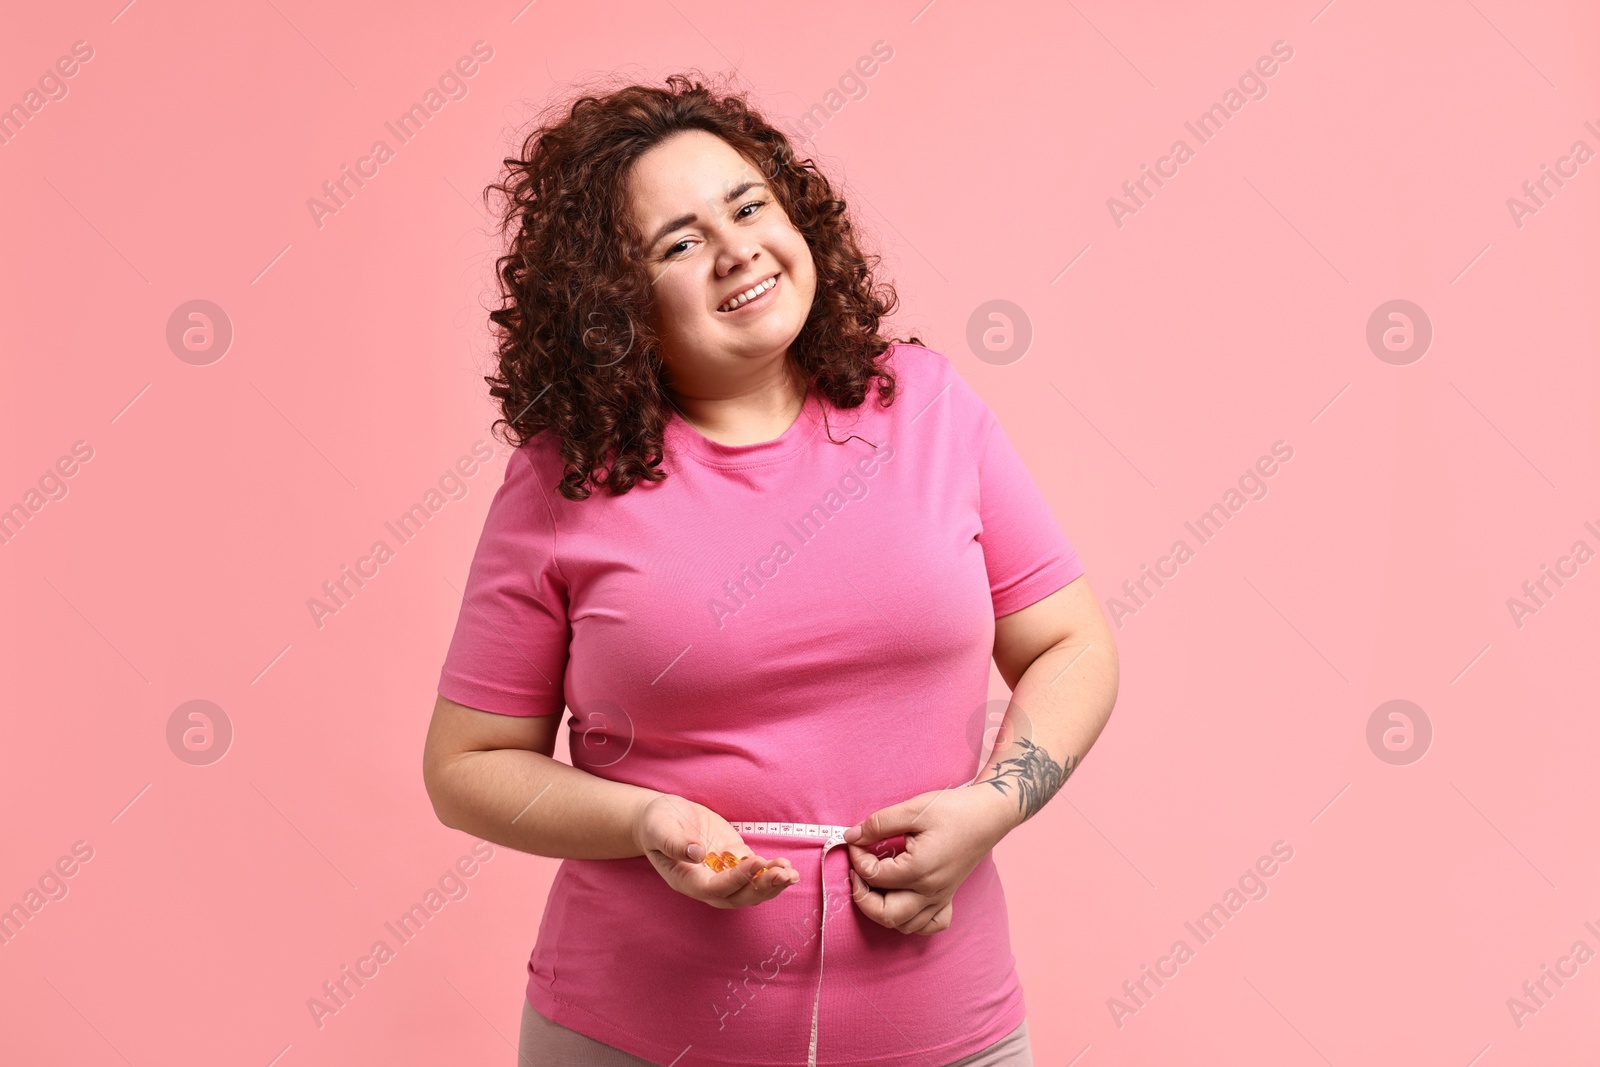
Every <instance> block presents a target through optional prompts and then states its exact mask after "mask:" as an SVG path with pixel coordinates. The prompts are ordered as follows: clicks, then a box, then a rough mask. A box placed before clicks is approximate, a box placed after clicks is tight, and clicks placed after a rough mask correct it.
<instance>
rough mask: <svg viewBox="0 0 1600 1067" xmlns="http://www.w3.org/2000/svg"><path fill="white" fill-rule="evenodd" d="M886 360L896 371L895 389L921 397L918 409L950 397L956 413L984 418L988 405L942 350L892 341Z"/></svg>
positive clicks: (966, 417)
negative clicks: (893, 342)
mask: <svg viewBox="0 0 1600 1067" xmlns="http://www.w3.org/2000/svg"><path fill="white" fill-rule="evenodd" d="M884 358H885V360H886V361H888V362H889V364H890V366H891V367H892V368H893V370H894V372H895V379H896V387H897V389H896V391H897V392H900V391H903V392H904V393H906V395H908V396H910V397H915V398H919V402H917V403H916V404H915V406H916V407H918V408H919V409H920V408H921V407H922V406H923V405H925V404H932V403H934V402H935V401H938V400H941V399H943V400H948V401H949V402H950V404H951V407H952V408H953V409H954V410H955V412H956V414H957V416H958V417H959V418H961V419H964V420H973V419H977V420H979V421H982V419H983V416H984V413H985V412H987V411H988V405H987V404H986V403H985V402H984V400H983V398H982V397H980V396H979V395H978V394H977V393H976V392H975V391H974V390H973V388H972V386H971V385H969V384H968V383H967V380H966V379H965V378H963V377H962V376H961V374H960V372H959V371H957V370H956V368H955V365H954V364H953V363H951V362H950V360H949V358H948V357H947V356H945V354H944V353H943V352H940V351H938V350H936V349H932V348H929V347H927V346H926V345H914V344H908V343H904V342H897V343H895V344H894V345H891V346H890V348H889V351H888V353H886V355H885V357H884Z"/></svg>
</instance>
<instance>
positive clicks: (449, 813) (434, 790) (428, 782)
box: [422, 755, 461, 830]
mask: <svg viewBox="0 0 1600 1067" xmlns="http://www.w3.org/2000/svg"><path fill="white" fill-rule="evenodd" d="M447 769H448V764H445V763H442V762H441V761H439V760H437V759H432V758H429V756H427V755H424V756H423V760H422V788H423V789H425V790H427V793H428V800H429V802H430V803H432V804H433V814H434V816H435V817H436V818H437V819H438V820H439V822H441V823H442V824H444V825H445V826H448V827H449V828H450V829H452V830H459V829H461V827H460V826H459V825H458V824H457V821H456V818H455V814H456V810H455V806H454V804H453V802H452V801H453V794H452V793H451V790H450V777H449V775H448V774H446V773H445V772H446V770H447Z"/></svg>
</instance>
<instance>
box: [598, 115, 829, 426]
mask: <svg viewBox="0 0 1600 1067" xmlns="http://www.w3.org/2000/svg"><path fill="white" fill-rule="evenodd" d="M628 195H629V198H630V200H629V203H630V208H631V210H632V213H633V220H634V223H635V224H636V225H637V226H638V228H639V232H640V233H641V234H643V235H644V242H645V257H646V258H645V266H646V270H647V273H648V274H649V276H650V280H651V292H652V294H653V297H654V302H653V307H652V312H653V315H654V318H655V326H656V330H657V332H658V333H659V334H660V336H661V342H662V358H663V359H664V360H665V362H666V364H667V368H668V370H669V372H670V374H671V380H672V385H673V387H674V388H675V389H677V390H679V391H681V392H683V393H685V394H688V395H695V396H708V397H713V396H716V395H717V394H718V393H719V392H720V391H723V390H725V389H729V388H732V389H737V388H739V386H740V385H741V383H748V382H750V381H752V380H754V379H755V378H758V377H761V376H763V375H766V374H771V373H774V372H776V371H779V370H782V369H785V368H786V363H787V359H788V350H789V345H790V344H791V343H792V342H793V341H794V339H795V338H796V337H797V336H799V334H800V328H801V327H802V326H804V325H805V321H806V317H807V315H809V313H810V311H811V301H812V298H813V297H814V296H815V295H816V288H817V275H816V268H815V266H814V264H813V263H812V260H811V249H810V247H809V246H808V245H807V244H806V240H805V237H804V235H802V234H801V233H800V231H799V230H797V229H795V227H794V225H793V224H792V223H790V221H789V217H788V215H787V214H785V212H784V210H783V207H782V205H781V204H780V203H779V201H778V197H777V195H776V194H775V193H774V191H773V190H772V189H771V188H770V187H769V186H768V185H767V183H766V182H765V180H764V177H763V175H762V173H761V171H760V169H759V168H757V167H755V166H752V165H751V164H750V163H749V162H748V161H747V160H745V159H744V157H742V156H741V155H739V153H737V152H735V151H734V150H733V148H732V147H730V146H729V145H728V143H727V142H726V141H724V140H722V139H721V138H720V137H717V136H716V135H714V134H711V133H707V132H706V131H704V130H685V131H683V132H681V133H676V134H673V135H672V136H671V137H669V138H667V139H666V140H664V141H662V142H661V143H660V144H657V145H654V146H653V147H651V149H650V150H649V151H647V152H646V153H644V155H642V156H640V157H639V159H638V160H637V161H636V162H635V164H634V166H633V169H632V171H631V172H630V173H629V175H628ZM774 278H776V283H775V284H774V283H773V282H772V281H771V279H774ZM763 284H764V285H768V286H770V287H771V288H770V289H768V291H765V292H761V293H758V294H757V295H756V296H755V297H754V298H753V299H750V300H748V301H747V302H746V303H745V304H743V305H742V306H738V307H735V308H733V309H732V310H722V309H723V308H724V307H725V306H726V304H727V302H728V301H729V300H730V299H732V298H734V297H736V296H738V295H740V294H742V293H746V292H747V291H748V290H750V289H751V288H753V287H756V286H758V285H763Z"/></svg>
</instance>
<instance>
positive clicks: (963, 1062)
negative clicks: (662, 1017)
mask: <svg viewBox="0 0 1600 1067" xmlns="http://www.w3.org/2000/svg"><path fill="white" fill-rule="evenodd" d="M517 1067H656V1065H655V1064H653V1063H651V1061H649V1060H644V1059H640V1058H639V1057H638V1056H634V1055H630V1054H629V1053H626V1052H623V1051H622V1050H621V1049H619V1048H612V1047H611V1046H610V1045H607V1044H605V1043H603V1042H600V1041H596V1040H595V1039H594V1038H592V1037H588V1036H586V1035H584V1034H580V1033H578V1032H577V1031H576V1030H570V1029H568V1028H567V1027H565V1026H562V1025H560V1024H559V1023H553V1022H551V1021H550V1020H549V1019H547V1018H545V1017H544V1016H543V1015H541V1014H540V1013H539V1012H537V1011H535V1010H534V1007H533V1005H532V1004H529V1003H528V1001H527V999H526V998H524V999H523V1001H522V1036H521V1040H520V1043H519V1045H518V1048H517ZM929 1067H935V1065H933V1064H931V1063H930V1065H929ZM942 1067H1033V1050H1032V1048H1031V1047H1030V1046H1029V1045H1028V1021H1027V1020H1026V1019H1024V1020H1023V1021H1022V1022H1020V1023H1018V1024H1017V1028H1016V1029H1015V1030H1013V1031H1011V1032H1010V1033H1009V1034H1007V1035H1006V1036H1005V1037H1002V1038H1001V1039H1000V1040H999V1041H996V1042H995V1043H994V1044H992V1045H990V1046H989V1047H988V1048H986V1049H981V1050H979V1051H978V1052H974V1053H973V1054H972V1055H970V1056H963V1057H961V1059H959V1060H956V1061H955V1062H954V1063H950V1064H944V1065H942Z"/></svg>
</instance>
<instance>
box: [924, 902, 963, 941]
mask: <svg viewBox="0 0 1600 1067" xmlns="http://www.w3.org/2000/svg"><path fill="white" fill-rule="evenodd" d="M955 906H956V905H955V901H953V900H952V901H951V902H950V903H948V904H946V905H945V906H944V907H943V908H941V909H940V910H939V914H937V915H935V916H934V917H933V918H932V919H930V920H928V925H926V926H924V927H923V928H922V929H920V930H918V931H917V933H919V934H921V935H922V936H924V937H927V936H929V935H930V934H936V933H938V932H939V931H941V930H948V929H950V920H951V917H952V916H953V915H954V914H955Z"/></svg>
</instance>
